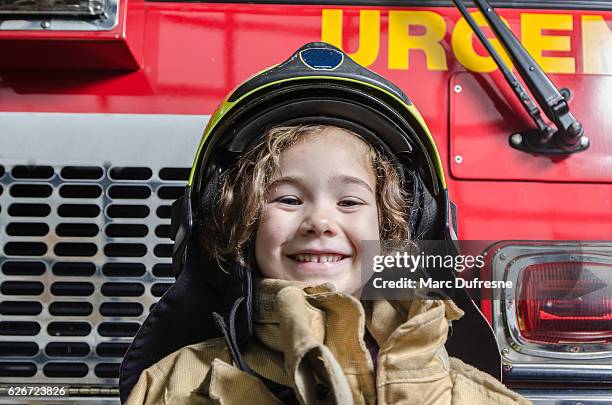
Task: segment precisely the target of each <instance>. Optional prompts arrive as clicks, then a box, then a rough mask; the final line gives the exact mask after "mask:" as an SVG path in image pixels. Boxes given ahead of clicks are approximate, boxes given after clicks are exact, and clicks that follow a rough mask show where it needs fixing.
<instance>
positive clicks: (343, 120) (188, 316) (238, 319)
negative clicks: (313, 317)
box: [120, 42, 500, 399]
mask: <svg viewBox="0 0 612 405" xmlns="http://www.w3.org/2000/svg"><path fill="white" fill-rule="evenodd" d="M309 124H325V125H333V126H337V127H341V128H345V129H349V130H352V131H354V132H356V133H358V134H360V135H361V136H363V137H364V138H366V139H367V140H368V141H369V142H370V143H371V144H372V145H373V146H374V147H375V148H377V149H379V150H381V151H382V152H383V153H385V155H386V156H387V157H388V158H389V159H390V160H391V161H392V162H393V163H394V164H395V166H396V167H397V169H398V171H399V173H400V177H401V181H402V184H403V186H404V187H405V188H406V189H407V191H408V193H409V194H410V195H411V196H412V197H413V201H414V204H413V208H412V209H411V212H410V216H409V223H410V227H411V230H412V235H413V237H420V238H422V239H436V240H446V241H448V242H449V245H450V246H452V245H453V243H452V241H454V240H455V239H456V236H455V231H454V228H453V222H454V221H452V220H451V218H452V215H451V207H452V204H451V202H450V200H449V198H448V192H447V189H446V183H445V180H444V172H443V167H442V163H441V160H440V156H439V154H438V151H437V148H436V145H435V142H434V139H433V137H432V135H431V133H430V132H429V130H428V128H427V126H426V124H425V122H424V120H423V118H422V117H421V115H420V114H419V112H418V110H417V109H416V107H415V106H414V105H413V104H412V103H411V102H410V100H409V99H408V98H407V97H406V95H404V93H403V92H402V91H401V90H400V89H399V88H398V87H397V86H395V85H394V84H392V83H390V82H389V81H387V80H385V79H384V78H382V77H381V76H379V75H377V74H376V73H373V72H372V71H370V70H368V69H365V68H363V67H362V66H360V65H358V64H357V63H355V62H354V61H353V60H352V59H350V58H349V57H348V56H347V55H346V54H345V53H344V52H342V51H341V50H339V49H337V48H335V47H334V46H331V45H329V44H326V43H321V42H315V43H309V44H307V45H305V46H303V47H302V48H300V49H299V50H298V51H297V52H295V53H294V54H293V55H292V56H291V57H290V58H289V59H288V60H287V61H285V62H283V63H281V64H279V65H276V66H274V67H272V68H269V69H267V70H265V71H263V72H260V73H258V74H256V75H255V76H253V77H251V78H250V79H249V80H247V81H246V82H245V83H243V84H242V85H240V86H239V87H237V88H236V89H235V90H234V91H232V92H231V93H230V94H229V96H228V97H227V98H226V99H225V100H224V101H223V102H222V103H221V105H220V106H219V108H218V109H217V111H216V112H215V113H214V115H213V116H212V117H211V118H210V121H209V122H208V125H207V127H206V129H205V131H204V134H203V136H202V139H201V141H200V145H199V147H198V151H197V153H196V157H195V160H194V163H193V167H192V169H191V174H190V177H189V182H188V185H187V187H186V190H185V195H184V196H183V197H182V198H180V199H179V200H177V201H176V202H175V203H174V204H173V213H172V234H173V235H174V241H175V244H174V249H173V255H172V262H173V268H174V271H175V274H176V276H177V281H176V283H175V284H174V285H173V286H172V288H170V289H169V290H168V291H167V292H166V294H165V295H164V296H163V297H162V298H161V300H160V301H159V302H158V304H156V306H155V308H154V309H153V310H152V311H151V313H150V315H149V317H148V318H147V320H146V321H145V323H144V324H143V326H142V328H141V329H140V331H139V332H138V334H137V336H136V337H135V339H134V342H133V344H132V346H131V347H130V350H129V352H128V354H127V355H126V357H125V359H124V362H123V364H122V367H121V384H120V389H121V397H122V399H125V398H127V395H128V394H129V392H130V390H131V388H132V386H133V385H134V384H135V382H136V381H137V379H138V376H139V374H140V372H141V371H142V370H143V369H144V368H146V367H148V366H150V365H152V364H153V363H155V362H156V361H158V360H159V359H161V358H162V357H164V356H165V355H167V354H169V353H171V352H173V351H175V350H177V349H179V348H181V347H183V346H186V345H189V344H192V343H196V342H198V341H202V340H205V339H207V338H211V337H214V336H220V335H223V336H224V337H225V338H226V340H227V341H228V346H229V347H230V352H231V353H232V355H233V357H234V360H235V361H236V362H237V363H238V366H241V364H240V363H241V357H240V354H239V351H240V347H241V346H242V344H244V343H246V341H248V339H249V338H250V336H251V332H252V323H251V292H252V291H251V271H250V269H244V268H242V267H241V266H235V271H232V272H230V274H228V275H226V276H222V277H225V279H222V282H223V283H224V288H222V289H220V288H219V287H218V278H217V279H215V285H214V286H213V285H212V284H211V279H210V278H209V277H208V275H209V274H211V273H213V272H216V273H221V272H218V271H217V270H218V265H217V263H216V261H215V260H211V259H210V257H208V255H207V254H206V252H202V251H201V250H202V249H201V247H200V246H199V243H198V238H199V236H200V232H201V230H202V229H201V226H202V222H203V218H205V217H206V215H208V212H209V210H211V209H213V200H214V196H215V195H216V192H217V187H218V185H219V178H220V176H221V175H222V174H223V173H224V172H225V171H226V170H227V169H228V168H230V167H232V165H234V164H235V162H236V161H237V160H238V158H239V157H240V156H241V154H242V153H243V152H245V151H246V150H248V149H249V148H250V147H251V146H252V145H253V144H254V143H255V142H256V141H257V140H258V139H260V138H261V137H262V136H264V134H265V133H266V132H267V130H268V129H270V128H273V127H277V126H288V125H309ZM247 256H248V255H247ZM251 261H252V262H253V260H251ZM251 264H253V263H251ZM216 276H219V274H217V275H216ZM449 277H452V276H451V275H449ZM454 299H455V301H456V302H457V304H458V305H459V306H460V307H462V309H463V310H464V311H465V312H466V315H465V316H464V318H462V319H461V320H460V321H458V322H460V323H461V329H462V330H464V331H465V333H457V332H455V334H454V335H455V336H454V338H453V339H451V340H449V342H448V344H447V348H448V350H449V352H450V354H451V355H455V356H457V357H460V358H463V359H465V360H467V361H468V362H470V363H472V364H475V365H477V366H478V367H479V368H481V369H483V370H485V371H488V372H489V373H491V374H493V375H494V376H496V377H499V372H500V361H499V352H498V349H497V345H496V343H495V340H494V337H493V335H492V331H491V329H490V327H489V325H488V323H487V322H486V320H485V319H484V318H483V317H482V314H481V313H480V312H479V311H478V308H477V307H476V306H475V305H474V303H473V302H472V301H471V300H470V298H469V297H468V296H467V295H466V294H465V293H464V292H461V294H459V296H455V297H454ZM213 312H216V314H215V316H212V317H211V313H213ZM219 314H223V315H224V316H221V315H219ZM215 323H216V325H215V326H217V328H218V329H219V330H217V329H215V327H214V326H213V325H214V324H215ZM468 324H469V325H468ZM463 325H465V326H463ZM478 330H480V331H482V332H480V333H482V338H480V339H479V338H478V334H479V332H478ZM461 335H465V338H466V340H464V339H463V338H462V337H461ZM468 336H469V337H468ZM453 341H454V342H453ZM468 342H469V343H468ZM483 345H484V346H483ZM483 350H484V351H483ZM483 360H484V361H483Z"/></svg>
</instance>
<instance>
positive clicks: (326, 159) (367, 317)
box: [124, 43, 529, 405]
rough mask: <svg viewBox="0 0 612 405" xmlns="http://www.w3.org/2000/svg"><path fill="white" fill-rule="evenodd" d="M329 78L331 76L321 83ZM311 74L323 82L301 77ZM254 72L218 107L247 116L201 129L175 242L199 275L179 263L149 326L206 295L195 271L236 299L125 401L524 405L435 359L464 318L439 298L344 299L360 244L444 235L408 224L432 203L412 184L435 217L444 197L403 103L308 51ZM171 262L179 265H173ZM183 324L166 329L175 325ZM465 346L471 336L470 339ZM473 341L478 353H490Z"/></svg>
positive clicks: (317, 49) (333, 58)
mask: <svg viewBox="0 0 612 405" xmlns="http://www.w3.org/2000/svg"><path fill="white" fill-rule="evenodd" d="M297 56H299V58H298V57H297ZM310 62H313V63H312V64H309V63H310ZM342 63H344V64H345V65H341V64H342ZM334 64H335V65H334ZM305 65H307V66H305ZM342 66H344V68H345V71H344V72H343V71H342V70H339V71H338V72H339V73H337V74H338V75H339V76H337V77H336V76H333V74H336V73H333V74H331V73H329V72H328V71H329V70H331V71H334V72H335V69H337V68H340V67H342ZM316 69H322V70H324V73H321V72H319V73H318V74H319V75H323V74H329V76H325V77H323V78H322V77H321V76H317V75H314V76H313V75H311V73H312V71H313V70H316ZM296 72H302V73H301V74H302V75H303V76H300V75H297V73H296ZM356 72H358V74H357V73H356ZM262 75H263V77H264V79H265V80H260V79H262V77H255V78H254V79H251V81H249V82H247V83H246V84H244V85H243V86H241V87H239V88H238V89H237V90H236V91H235V93H233V94H232V95H230V97H229V98H228V100H229V101H228V103H231V102H235V103H238V104H240V103H239V102H238V101H236V100H248V101H249V102H250V104H249V103H246V102H244V101H243V105H242V107H241V108H240V106H239V105H238V106H235V105H232V106H228V105H226V106H222V108H220V110H219V111H221V112H222V113H224V112H227V111H229V112H230V113H229V117H227V116H226V117H220V118H219V117H213V118H212V119H211V122H212V124H210V126H209V129H207V134H206V135H207V137H208V138H207V140H206V142H205V144H203V147H202V149H201V150H203V152H202V154H201V155H200V154H199V156H198V157H196V164H195V166H194V169H193V170H192V180H193V183H190V187H194V188H193V190H194V195H196V196H198V197H197V198H196V200H195V201H193V203H194V204H195V205H196V206H197V207H200V208H199V211H198V214H199V220H200V221H201V228H198V230H197V232H194V231H193V230H189V229H188V230H187V231H186V232H185V233H184V234H185V235H189V234H190V233H191V232H194V233H195V234H196V235H197V238H196V239H195V240H194V242H197V243H198V245H197V248H198V249H199V250H200V252H201V253H204V256H205V257H206V258H207V261H206V263H207V264H208V266H207V267H201V266H199V262H197V261H192V262H190V261H185V262H184V266H185V269H184V270H183V271H187V272H191V274H190V275H189V276H185V275H184V273H183V274H181V276H180V277H179V279H178V280H177V284H178V285H179V287H173V288H174V290H173V289H171V290H169V292H168V293H166V295H165V296H164V297H163V298H162V300H161V301H160V303H159V304H158V306H156V310H157V309H158V308H162V309H159V310H158V312H157V313H156V312H155V311H154V312H152V314H151V315H150V316H149V319H151V318H153V320H152V321H151V322H154V321H156V320H158V319H159V318H163V317H164V316H165V317H166V318H165V319H171V320H173V318H171V317H170V316H169V315H173V316H175V317H177V316H178V317H180V316H183V313H182V312H181V311H176V310H175V311H174V313H172V311H171V310H172V306H173V305H174V307H175V308H176V307H177V305H178V304H177V303H180V302H181V301H182V300H187V299H190V301H189V303H190V304H192V303H193V302H194V299H197V298H199V297H205V296H206V294H205V293H204V292H203V290H204V288H205V287H206V284H205V283H204V282H202V283H197V282H195V281H197V280H201V279H202V278H200V279H198V278H197V277H196V276H195V275H194V274H199V273H195V272H205V274H206V275H207V276H209V275H214V274H216V275H218V276H220V277H223V275H228V277H227V278H225V279H223V278H222V281H223V282H225V284H221V285H222V286H221V287H216V288H217V289H222V288H225V289H226V290H227V291H228V294H229V293H232V292H233V291H234V290H235V289H236V287H240V288H239V289H238V290H239V296H238V297H237V298H235V297H234V296H231V299H230V300H229V303H230V307H229V308H228V311H227V313H225V314H223V315H224V316H222V315H221V314H219V313H213V314H212V315H213V317H214V318H215V321H216V325H217V326H218V327H219V330H220V332H221V333H222V337H216V338H212V339H201V340H203V341H200V342H199V343H195V344H191V345H187V346H185V347H182V348H180V349H179V350H176V351H174V352H173V353H171V354H169V355H167V356H165V357H164V358H163V359H161V360H160V361H158V362H157V363H155V364H153V365H152V366H150V367H148V368H147V369H145V370H144V371H143V372H142V373H140V378H139V379H138V382H137V383H136V385H135V386H134V388H133V389H132V390H131V393H130V395H129V398H128V400H127V403H128V404H130V405H134V404H154V403H155V404H156V403H164V404H175V403H177V404H224V405H233V404H244V403H253V404H263V405H267V404H269V405H272V404H274V405H278V404H281V403H293V404H295V403H299V404H301V405H310V404H336V405H344V404H347V405H353V404H359V405H362V404H363V405H371V404H381V405H384V404H403V405H406V404H411V405H412V404H414V405H423V404H435V405H461V404H466V405H473V404H480V403H483V404H484V403H486V404H501V405H510V404H527V403H529V402H528V401H526V400H525V399H523V398H522V397H520V396H519V395H518V394H515V393H513V392H511V391H509V390H507V389H506V388H505V387H504V386H503V385H502V384H501V383H499V382H498V381H497V380H495V379H494V378H493V377H492V376H491V375H489V374H487V373H485V372H482V371H479V370H478V369H476V368H474V367H472V366H470V365H468V364H465V363H463V362H462V361H461V360H459V359H456V358H452V357H450V356H449V355H448V353H447V351H446V349H445V346H444V344H445V342H446V340H447V336H448V331H449V325H450V323H451V322H453V321H456V320H458V319H459V318H461V316H462V315H463V311H462V310H461V309H460V308H459V307H458V306H457V305H456V304H455V303H454V302H453V301H451V300H450V299H445V300H442V299H435V300H420V299H414V300H404V301H399V300H391V299H389V300H387V299H377V300H373V301H360V300H359V298H360V292H361V280H362V277H361V264H362V263H361V262H362V261H363V260H364V258H363V255H364V254H363V251H362V247H361V242H362V241H365V240H381V241H383V240H392V241H406V240H409V239H410V235H411V234H412V233H414V234H419V233H421V232H422V233H423V234H425V233H427V232H430V231H432V233H435V232H433V231H439V230H440V229H442V230H443V231H444V232H447V231H448V228H447V227H448V224H447V223H443V222H442V223H441V222H440V221H439V220H438V218H439V217H438V216H436V215H433V214H432V213H431V212H425V213H423V214H421V213H420V211H421V210H423V211H424V210H425V208H427V207H428V205H429V206H433V207H435V206H436V205H435V202H434V201H433V197H427V198H429V200H427V199H426V197H424V195H425V194H424V193H430V192H429V191H426V190H425V188H426V187H425V186H423V182H422V180H421V176H423V177H426V178H428V179H429V181H431V182H432V183H433V184H430V185H429V186H427V187H428V188H427V189H428V190H429V189H431V190H432V192H433V193H434V194H435V195H437V197H436V198H437V199H438V201H437V203H439V204H440V205H441V206H442V207H443V208H442V209H443V210H447V209H448V201H447V200H446V199H445V198H446V197H447V194H446V193H445V192H443V190H444V187H445V184H444V181H443V173H442V171H441V167H440V161H439V158H438V157H437V152H436V151H435V145H432V143H431V142H432V140H431V137H428V135H427V134H428V133H427V131H426V129H425V128H424V127H420V130H419V132H418V134H417V132H416V131H415V130H414V128H413V126H411V125H414V126H416V125H422V124H421V123H420V122H421V121H418V119H415V117H417V116H416V115H414V114H415V113H414V111H413V110H412V109H411V106H410V105H409V104H407V98H405V96H403V95H402V94H401V92H400V91H399V90H396V89H395V88H394V87H392V85H391V84H390V83H388V82H386V81H384V79H382V78H380V77H377V76H375V75H374V74H373V73H372V72H369V71H367V70H365V69H363V68H361V67H358V66H357V65H356V64H354V63H353V62H352V61H350V59H348V57H346V55H344V54H343V53H341V52H340V51H339V50H337V49H336V48H333V47H331V46H329V45H327V44H321V43H313V44H308V45H306V46H304V47H303V48H302V49H300V50H299V51H298V52H297V53H296V55H294V56H293V57H292V58H290V59H289V60H288V61H287V62H285V64H281V65H279V66H277V67H276V68H274V69H271V70H268V71H266V72H264V73H262ZM309 75H310V76H309ZM343 75H344V76H343ZM356 77H359V80H361V82H359V86H357V85H356V84H355V83H354V82H355V81H356ZM304 78H306V79H309V80H312V82H311V84H310V85H304V84H303V83H304V82H305V80H303V79H304ZM293 80H295V83H294V82H293ZM349 82H350V83H353V85H354V86H356V88H357V90H356V88H355V87H352V86H351V85H347V83H349ZM372 83H376V86H378V87H375V86H374V85H373V84H372ZM271 84H274V86H271ZM254 89H255V90H254ZM256 90H258V91H260V93H257V91H256ZM338 92H340V95H338V94H337V93H338ZM249 97H251V98H250V99H249ZM376 97H378V98H376ZM402 97H403V98H402ZM243 98H244V99H243ZM404 99H405V100H406V101H404ZM232 100H233V101H232ZM349 101H350V102H349ZM351 103H352V104H351ZM368 104H369V106H368V107H367V108H366V107H365V105H368ZM372 105H374V106H375V107H376V108H378V109H379V111H378V110H375V111H373V110H374V108H373V107H372ZM394 109H395V110H394ZM383 111H384V112H385V113H384V114H383V113H382V112H383ZM247 112H248V113H247ZM232 114H235V115H232ZM385 114H387V115H385ZM347 117H350V119H348V118H347ZM419 117H420V116H419ZM408 118H410V119H411V120H412V121H411V122H412V123H411V124H410V123H409V122H408ZM210 128H212V129H210ZM215 131H216V132H215ZM223 135H225V136H226V138H223ZM418 136H420V138H419V139H418V140H415V139H413V138H414V137H418ZM411 137H413V138H411ZM425 145H429V146H428V147H429V149H427V148H428V147H426V146H425ZM419 148H420V149H419ZM417 150H418V152H417ZM214 155H216V158H215V156H214ZM422 155H425V156H426V157H425V158H423V156H422ZM202 156H203V157H202ZM199 159H203V160H202V161H200V160H199ZM202 162H203V163H202ZM200 165H201V166H200ZM419 165H421V167H420V168H419V170H415V171H414V172H412V173H413V174H412V175H411V174H410V170H414V168H415V167H418V166H419ZM436 165H437V168H436ZM408 176H413V177H408ZM190 187H188V189H187V193H186V197H185V198H188V200H186V201H188V202H191V201H192V200H189V198H191V194H190V193H191V191H192V189H191V188H190ZM410 191H411V192H412V193H411V192H410ZM426 195H428V196H429V195H430V194H426ZM417 197H418V198H417ZM413 199H414V200H415V203H418V211H419V215H416V214H415V210H414V209H413V203H412V200H413ZM427 201H429V202H427ZM204 213H205V214H204ZM417 217H419V218H417ZM193 222H195V221H194V217H187V220H186V221H185V223H186V224H191V223H193ZM411 224H412V225H413V227H414V229H411V227H410V225H411ZM411 231H412V232H411ZM179 242H180V241H179ZM178 252H179V253H180V254H178V255H176V257H178V259H179V260H182V259H184V258H185V257H186V255H185V254H184V253H185V252H181V251H180V250H178ZM196 257H197V256H196ZM193 263H196V264H195V265H194V264H193ZM215 265H216V266H215ZM234 276H235V277H234ZM251 276H253V277H254V279H253V280H252V281H253V282H252V283H251ZM185 280H187V281H185ZM194 280H195V281H194ZM236 280H237V281H236ZM181 283H183V284H181ZM236 284H238V285H236ZM175 286H176V284H175ZM189 288H191V290H189ZM175 291H178V292H177V293H175ZM185 291H188V292H190V294H191V295H189V296H187V297H185V296H183V295H182V294H183V293H184V292H185ZM222 292H225V291H222ZM182 308H184V310H185V311H189V310H192V308H193V305H191V308H190V306H189V305H187V306H184V307H182ZM467 308H468V309H469V308H470V307H469V306H467ZM198 309H199V308H198ZM164 311H165V313H164ZM240 311H242V312H240ZM158 317H159V318H158ZM200 321H201V320H200V319H193V320H192V321H191V322H192V323H191V324H189V325H187V329H188V330H191V329H197V328H196V326H197V322H200ZM183 323H184V322H176V323H175V324H176V325H177V329H178V328H179V327H180V328H183V327H184V325H183ZM245 324H246V327H245V328H244V329H241V327H244V325H245ZM148 325H150V324H148ZM148 325H144V326H143V328H141V331H139V336H138V337H137V339H135V341H134V343H133V345H136V346H137V349H135V351H134V353H138V350H141V349H140V348H141V347H142V346H141V345H140V342H143V341H146V338H147V336H148V335H147V332H148V331H149V330H151V329H149V326H148ZM194 325H195V326H194ZM472 325H474V323H472ZM485 332H488V330H487V331H485ZM469 334H470V338H475V337H477V336H479V331H478V330H471V331H469ZM459 335H460V334H459ZM480 335H482V334H480ZM464 336H465V334H464ZM241 337H246V339H244V340H243V341H241ZM478 343H479V344H481V345H480V346H478V347H477V350H478V352H479V353H478V354H479V355H481V354H482V353H486V350H483V349H488V348H490V347H491V346H483V345H482V341H480V342H478ZM489 343H490V342H489ZM493 345H494V343H493ZM492 349H493V350H494V354H495V355H497V354H498V353H497V352H496V350H497V349H496V347H493V348H492ZM128 356H130V353H128ZM128 356H126V359H128ZM131 356H132V359H133V358H134V356H135V354H132V355H131ZM124 363H125V362H124ZM124 369H127V368H125V367H124Z"/></svg>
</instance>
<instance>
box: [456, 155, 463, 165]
mask: <svg viewBox="0 0 612 405" xmlns="http://www.w3.org/2000/svg"><path fill="white" fill-rule="evenodd" d="M461 162H463V156H461V155H455V163H457V164H459V165H460V164H461Z"/></svg>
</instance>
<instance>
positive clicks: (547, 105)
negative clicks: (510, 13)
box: [453, 0, 589, 155]
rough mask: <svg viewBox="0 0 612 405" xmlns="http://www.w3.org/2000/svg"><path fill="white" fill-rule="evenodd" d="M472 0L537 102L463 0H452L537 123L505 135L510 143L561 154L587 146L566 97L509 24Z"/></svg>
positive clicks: (482, 0)
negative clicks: (518, 131) (529, 128)
mask: <svg viewBox="0 0 612 405" xmlns="http://www.w3.org/2000/svg"><path fill="white" fill-rule="evenodd" d="M474 2H475V3H476V6H477V7H478V9H479V10H480V12H481V13H482V14H483V15H484V17H485V19H486V20H487V22H488V23H489V26H490V27H491V29H492V30H493V32H494V33H495V36H496V37H497V39H499V41H500V42H501V44H502V45H503V47H504V49H505V50H506V52H507V53H508V55H509V56H510V58H511V59H512V62H513V63H514V66H516V70H517V71H518V73H519V75H520V76H521V78H522V79H523V81H524V82H525V83H526V84H527V87H529V90H530V91H531V94H533V96H534V97H535V99H536V101H537V103H538V105H539V108H538V105H536V103H535V102H534V101H533V100H532V98H531V97H530V96H529V93H527V91H526V90H525V88H524V87H523V85H522V84H521V82H520V81H519V80H518V79H517V78H516V76H515V75H514V73H512V71H511V70H510V69H509V68H508V66H506V64H505V63H504V61H503V60H502V59H501V57H500V56H499V54H498V53H497V51H496V50H495V49H494V48H493V46H492V45H491V43H490V42H489V40H488V39H487V37H486V36H485V35H484V34H483V32H482V30H481V29H480V27H479V26H478V24H476V21H474V19H473V18H472V16H471V15H470V13H469V11H468V10H467V8H466V7H465V5H464V4H463V1H462V0H453V3H455V5H456V6H457V8H458V9H459V11H460V12H461V14H462V15H463V17H464V18H465V20H466V21H467V22H468V24H469V25H470V27H471V28H472V30H473V31H474V33H475V34H476V36H477V37H478V39H479V40H480V42H482V44H483V45H484V47H485V48H486V50H487V52H489V54H490V55H491V57H492V58H493V60H494V61H495V63H496V64H497V66H498V67H499V69H500V70H501V71H502V73H503V75H504V77H505V78H506V81H507V82H508V84H509V85H510V87H511V88H512V90H513V91H514V93H515V94H516V96H517V97H518V99H519V100H520V101H521V104H522V105H523V107H525V110H526V111H527V113H528V114H529V116H530V117H531V118H532V119H533V121H534V123H535V125H536V127H537V129H533V130H528V131H524V132H522V133H518V134H513V135H511V136H510V137H509V142H510V145H511V146H512V147H513V148H515V149H519V150H522V151H524V152H529V153H535V154H542V155H562V154H563V155H565V154H570V153H575V152H581V151H583V150H585V149H587V148H588V147H589V139H588V138H587V137H586V136H585V135H584V134H583V132H584V130H583V127H582V124H581V123H580V122H579V121H578V120H577V119H576V118H574V116H573V115H572V113H571V112H570V110H569V106H568V104H567V100H566V99H565V98H564V97H563V95H562V94H561V93H560V92H559V90H558V89H557V87H555V85H554V84H553V83H552V82H551V81H550V79H549V78H548V76H546V74H545V73H544V71H543V70H542V68H540V66H539V65H538V64H537V63H536V61H535V60H534V59H533V58H532V57H531V55H529V53H528V52H527V50H526V49H525V48H524V47H523V45H522V44H521V43H520V42H519V40H518V39H517V38H516V37H515V36H514V34H513V33H512V31H511V30H510V28H508V27H507V26H506V24H504V23H503V22H502V20H501V18H500V17H499V15H497V13H496V12H495V10H494V9H493V7H491V6H490V5H489V3H487V2H486V0H474ZM540 108H541V109H542V110H544V114H546V116H547V117H548V118H549V119H550V120H551V121H552V122H553V123H554V124H555V126H556V128H553V127H551V126H550V125H548V124H547V123H546V122H545V121H544V119H543V118H542V116H541V115H540Z"/></svg>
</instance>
